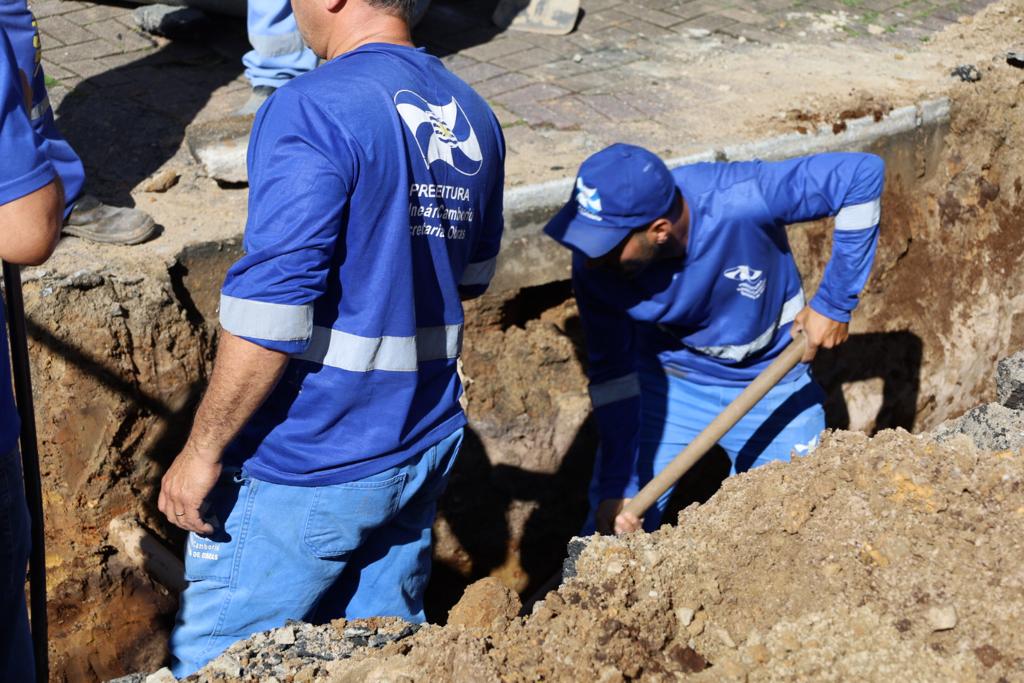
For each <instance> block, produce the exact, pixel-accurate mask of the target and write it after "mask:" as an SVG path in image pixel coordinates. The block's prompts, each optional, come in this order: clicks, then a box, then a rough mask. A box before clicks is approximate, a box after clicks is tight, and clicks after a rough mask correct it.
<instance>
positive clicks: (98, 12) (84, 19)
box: [61, 4, 131, 26]
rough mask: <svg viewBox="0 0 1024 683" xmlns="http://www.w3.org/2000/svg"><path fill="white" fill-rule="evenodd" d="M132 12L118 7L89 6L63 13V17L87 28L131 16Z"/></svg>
mask: <svg viewBox="0 0 1024 683" xmlns="http://www.w3.org/2000/svg"><path fill="white" fill-rule="evenodd" d="M130 13H131V10H127V9H125V8H124V7H118V6H116V5H92V4H90V5H87V6H85V7H83V8H82V9H79V10H76V11H74V12H62V13H61V16H62V17H64V18H65V19H67V20H68V21H71V22H74V23H76V24H78V25H79V26H86V25H88V24H92V23H94V22H97V21H105V20H107V19H113V18H115V17H117V16H120V15H123V14H130Z"/></svg>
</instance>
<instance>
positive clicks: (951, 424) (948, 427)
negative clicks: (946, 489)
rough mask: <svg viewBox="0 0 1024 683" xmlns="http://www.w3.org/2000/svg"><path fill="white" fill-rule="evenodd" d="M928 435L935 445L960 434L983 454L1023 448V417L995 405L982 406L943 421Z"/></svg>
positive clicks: (1019, 413) (999, 405) (1023, 415)
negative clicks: (931, 436) (933, 438)
mask: <svg viewBox="0 0 1024 683" xmlns="http://www.w3.org/2000/svg"><path fill="white" fill-rule="evenodd" d="M932 434H933V435H934V436H935V439H936V440H937V441H939V442H945V441H948V440H949V439H951V438H952V437H953V436H955V435H957V434H964V435H965V436H967V437H969V438H970V439H971V441H973V442H974V445H975V446H977V447H978V448H981V449H984V450H987V451H1005V450H1011V449H1018V448H1024V414H1022V413H1021V412H1019V411H1016V410H1012V409H1010V408H1007V407H1006V406H1004V405H1001V404H999V403H985V404H982V405H980V406H976V407H974V408H971V409H970V410H968V411H967V412H966V413H964V414H963V415H961V416H960V417H958V418H956V419H955V420H948V421H946V422H943V423H942V424H940V425H939V426H938V427H936V428H935V430H934V431H933V432H932Z"/></svg>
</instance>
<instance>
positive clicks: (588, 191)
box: [576, 178, 601, 221]
mask: <svg viewBox="0 0 1024 683" xmlns="http://www.w3.org/2000/svg"><path fill="white" fill-rule="evenodd" d="M576 203H577V204H579V206H580V211H581V212H582V213H583V214H584V215H585V216H587V218H593V219H594V220H597V221H599V220H601V217H600V216H599V215H598V214H599V213H601V195H600V194H598V192H597V188H596V187H587V186H586V184H585V183H584V182H583V178H576Z"/></svg>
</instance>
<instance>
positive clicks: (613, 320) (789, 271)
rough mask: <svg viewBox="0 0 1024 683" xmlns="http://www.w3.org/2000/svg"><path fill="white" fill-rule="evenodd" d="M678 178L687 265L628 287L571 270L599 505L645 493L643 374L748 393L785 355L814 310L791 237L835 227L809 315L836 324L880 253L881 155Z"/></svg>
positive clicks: (619, 278) (671, 264)
mask: <svg viewBox="0 0 1024 683" xmlns="http://www.w3.org/2000/svg"><path fill="white" fill-rule="evenodd" d="M672 174H673V176H674V177H675V180H676V185H677V186H678V188H679V191H680V192H681V193H682V196H683V197H684V199H685V201H686V206H687V209H688V211H689V235H688V242H687V246H686V254H685V256H683V257H682V258H681V259H669V260H665V261H659V262H656V263H654V264H652V265H651V266H649V267H648V268H646V269H645V270H644V271H642V272H641V273H640V274H639V275H638V276H636V277H633V278H626V277H624V276H623V275H621V274H618V273H615V272H610V271H605V270H599V269H590V268H587V267H586V265H585V257H584V256H582V255H580V254H575V255H574V258H573V271H572V272H573V286H574V289H575V292H576V300H577V303H578V305H579V309H580V315H581V318H582V321H583V327H584V332H585V334H586V338H587V352H588V356H589V368H588V377H589V380H590V396H591V400H592V402H593V405H594V412H595V416H596V419H597V424H598V430H599V432H600V436H601V453H602V456H601V457H602V463H601V479H600V482H599V487H600V495H601V497H602V498H604V499H607V498H622V497H630V496H632V495H634V494H635V493H636V491H637V490H638V488H639V486H638V480H637V473H636V466H635V463H636V455H637V435H638V432H639V423H640V386H639V381H638V379H637V374H636V369H637V364H638V362H656V363H658V364H660V365H661V366H663V367H665V368H667V369H669V370H670V371H672V372H673V373H674V374H683V375H685V376H686V378H687V379H688V380H690V381H693V382H698V383H704V384H721V385H732V386H735V385H741V384H746V383H748V382H749V381H750V380H751V379H753V378H754V377H756V376H757V374H758V373H759V372H761V370H763V369H764V368H765V367H767V365H768V364H769V363H771V361H772V360H774V358H775V357H776V356H778V354H779V353H780V352H781V351H782V349H783V348H785V346H786V344H787V343H788V341H789V338H790V335H789V329H790V327H791V325H792V322H793V320H794V318H795V317H796V315H797V314H798V313H799V312H800V311H801V310H802V309H803V308H804V306H805V305H806V303H805V299H804V293H803V287H802V284H801V280H800V273H799V272H798V271H797V267H796V263H795V262H794V260H793V256H792V254H791V252H790V248H789V242H788V240H787V238H786V225H787V224H789V223H798V222H802V221H809V220H815V219H819V218H824V217H827V216H835V230H834V234H833V246H832V257H831V259H830V260H829V262H828V265H827V266H826V268H825V274H824V277H823V278H822V282H821V285H820V286H819V288H818V291H817V293H816V294H815V295H814V297H813V298H812V299H811V301H810V306H811V308H813V309H814V310H815V311H817V312H818V313H821V314H822V315H824V316H826V317H828V318H831V319H833V320H837V321H840V322H847V321H849V319H850V314H851V313H852V312H853V310H854V308H855V307H856V305H857V301H858V298H859V295H860V292H861V290H862V289H863V287H864V284H865V282H866V281H867V278H868V275H869V273H870V271H871V264H872V261H873V260H874V254H875V248H876V246H877V244H878V225H879V214H880V206H881V194H882V184H883V179H884V174H885V166H884V163H883V161H882V160H881V159H880V158H879V157H877V156H875V155H873V154H863V153H830V154H819V155H815V156H809V157H802V158H797V159H790V160H787V161H780V162H760V161H752V162H741V163H706V164H694V165H692V166H684V167H681V168H678V169H675V170H674V171H673V172H672ZM804 371H805V368H804V366H798V367H797V368H794V370H793V371H792V372H791V377H795V376H797V375H798V374H799V373H801V372H804Z"/></svg>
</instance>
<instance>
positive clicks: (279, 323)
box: [220, 294, 313, 341]
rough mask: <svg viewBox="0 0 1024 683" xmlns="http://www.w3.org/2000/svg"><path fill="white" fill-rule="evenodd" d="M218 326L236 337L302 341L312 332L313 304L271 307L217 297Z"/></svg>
mask: <svg viewBox="0 0 1024 683" xmlns="http://www.w3.org/2000/svg"><path fill="white" fill-rule="evenodd" d="M220 325H221V327H223V328H224V329H225V330H227V331H228V332H230V333H231V334H234V335H237V336H239V337H254V338H256V339H266V340H269V341H302V340H306V339H309V335H310V333H311V332H312V331H313V305H312V304H306V305H302V306H292V305H290V304H272V303H268V302H266V301H253V300H252V299H240V298H238V297H234V296H228V295H227V294H221V295H220Z"/></svg>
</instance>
